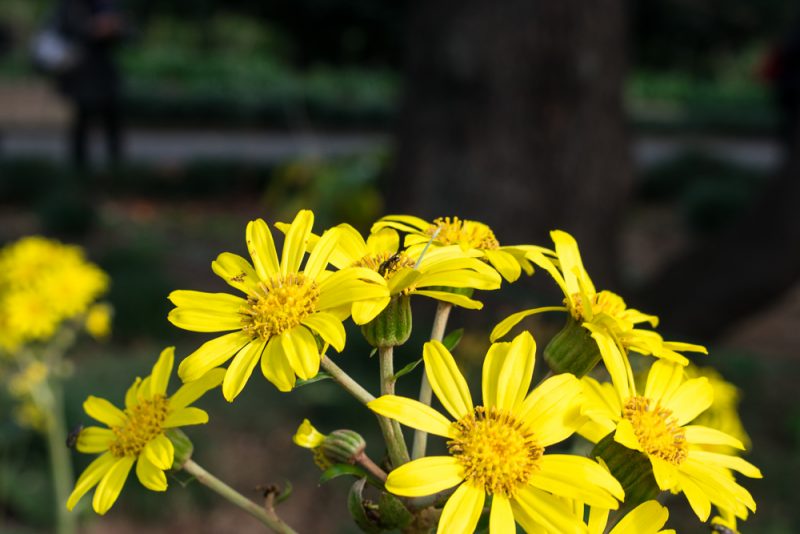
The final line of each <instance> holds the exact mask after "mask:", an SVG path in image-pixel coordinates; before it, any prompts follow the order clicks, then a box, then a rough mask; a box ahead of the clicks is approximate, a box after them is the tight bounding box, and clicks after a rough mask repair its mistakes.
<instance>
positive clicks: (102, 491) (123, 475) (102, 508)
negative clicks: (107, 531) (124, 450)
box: [92, 456, 136, 515]
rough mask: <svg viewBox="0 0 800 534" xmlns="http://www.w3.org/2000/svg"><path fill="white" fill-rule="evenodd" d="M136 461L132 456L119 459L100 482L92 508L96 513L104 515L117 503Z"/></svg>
mask: <svg viewBox="0 0 800 534" xmlns="http://www.w3.org/2000/svg"><path fill="white" fill-rule="evenodd" d="M134 461H136V458H133V457H131V456H126V457H124V458H119V459H117V461H116V462H115V463H114V464H113V465H112V466H111V467H110V468H109V469H108V471H106V474H105V475H104V476H103V478H102V479H101V480H100V483H99V484H98V485H97V489H96V490H95V491H94V498H93V499H92V508H94V511H95V512H97V513H98V514H100V515H104V514H105V513H106V512H108V510H109V508H111V506H112V505H113V504H114V503H115V502H116V500H117V497H119V493H120V492H121V491H122V486H124V485H125V480H127V478H128V473H130V472H131V467H133V462H134Z"/></svg>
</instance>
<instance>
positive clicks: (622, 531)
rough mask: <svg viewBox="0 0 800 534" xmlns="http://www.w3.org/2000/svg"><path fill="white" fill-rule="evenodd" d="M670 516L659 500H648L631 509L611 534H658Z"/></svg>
mask: <svg viewBox="0 0 800 534" xmlns="http://www.w3.org/2000/svg"><path fill="white" fill-rule="evenodd" d="M668 518H669V512H668V511H667V509H666V508H665V507H663V506H661V504H659V503H658V501H646V502H643V503H642V504H640V505H639V506H637V507H636V508H634V509H633V510H631V511H630V512H629V513H628V514H627V515H626V516H625V517H623V518H622V520H621V521H620V522H619V523H617V525H616V526H615V527H614V528H613V529H612V530H611V532H610V534H657V533H658V532H659V531H660V530H661V527H663V526H664V523H666V522H667V519H668Z"/></svg>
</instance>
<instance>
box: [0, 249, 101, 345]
mask: <svg viewBox="0 0 800 534" xmlns="http://www.w3.org/2000/svg"><path fill="white" fill-rule="evenodd" d="M108 283H109V280H108V276H107V275H106V274H105V273H104V272H103V271H102V270H101V269H100V268H99V267H97V266H96V265H94V264H92V263H90V262H88V261H87V260H86V258H85V257H84V254H83V251H82V249H81V248H80V247H77V246H73V245H64V244H62V243H59V242H58V241H55V240H52V239H47V238H44V237H38V236H33V237H25V238H23V239H20V240H19V241H16V242H14V243H11V244H9V245H7V246H5V247H3V248H2V249H0V351H3V350H4V351H6V352H9V353H12V352H14V351H16V350H17V349H18V348H19V347H20V346H22V345H24V344H27V343H30V342H41V341H47V340H48V339H50V338H51V337H52V336H53V335H54V334H55V332H56V331H57V330H58V327H59V326H60V325H61V324H62V323H63V322H64V321H66V320H69V319H75V318H78V317H85V316H86V314H87V313H88V314H89V317H91V322H90V323H87V329H88V330H89V332H90V333H91V334H92V335H95V336H98V337H102V336H104V335H105V334H106V333H107V331H108V321H107V320H106V319H104V317H105V318H107V317H108V315H109V312H108V309H107V308H95V309H92V305H93V304H94V303H95V301H96V300H97V299H98V297H100V296H101V295H102V294H103V293H105V291H106V290H107V289H108ZM90 310H92V311H91V313H90ZM104 310H105V313H104Z"/></svg>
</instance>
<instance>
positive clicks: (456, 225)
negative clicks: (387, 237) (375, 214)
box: [372, 215, 539, 282]
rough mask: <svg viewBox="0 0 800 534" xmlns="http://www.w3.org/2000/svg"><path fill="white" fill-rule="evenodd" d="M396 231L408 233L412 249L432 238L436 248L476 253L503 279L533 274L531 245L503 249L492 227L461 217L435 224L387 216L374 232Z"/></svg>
mask: <svg viewBox="0 0 800 534" xmlns="http://www.w3.org/2000/svg"><path fill="white" fill-rule="evenodd" d="M383 228H394V229H396V230H400V231H401V232H407V233H408V235H407V236H406V239H405V246H406V247H408V248H409V249H410V250H412V251H413V250H415V249H416V248H418V247H424V246H425V245H427V243H428V242H429V241H430V240H431V238H433V244H434V245H435V246H448V245H458V246H459V247H460V248H461V249H462V250H464V251H468V250H471V251H477V252H478V253H479V254H480V257H481V258H483V259H485V260H486V261H487V262H489V264H491V266H492V267H494V268H495V269H496V270H497V272H499V273H500V274H501V275H502V277H503V278H505V279H506V280H507V281H509V282H513V281H515V280H517V279H518V278H519V276H520V273H521V271H525V272H526V273H527V274H529V275H530V274H533V266H532V265H531V262H530V261H528V259H527V258H526V257H525V255H526V253H527V252H528V250H530V249H539V247H534V246H532V245H519V246H501V245H500V243H499V242H498V241H497V238H496V237H495V235H494V232H493V231H492V229H491V228H489V226H487V225H485V224H483V223H482V222H478V221H470V220H467V219H459V218H458V217H439V218H437V219H435V220H434V221H433V222H428V221H426V220H425V219H420V218H419V217H414V216H411V215H387V216H386V217H383V218H381V219H380V220H378V222H376V223H375V224H374V225H373V226H372V232H378V231H379V230H381V229H383Z"/></svg>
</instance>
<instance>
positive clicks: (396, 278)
mask: <svg viewBox="0 0 800 534" xmlns="http://www.w3.org/2000/svg"><path fill="white" fill-rule="evenodd" d="M421 276H422V273H421V272H419V271H417V270H416V269H412V268H411V267H403V268H402V269H399V270H398V271H395V272H394V273H393V274H392V275H391V276H390V278H389V279H388V280H387V281H386V284H387V286H388V287H389V293H390V294H392V295H397V294H398V293H400V292H401V291H403V290H404V289H406V288H408V287H410V286H411V285H412V284H414V283H415V282H416V281H417V280H419V278H420V277H421Z"/></svg>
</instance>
